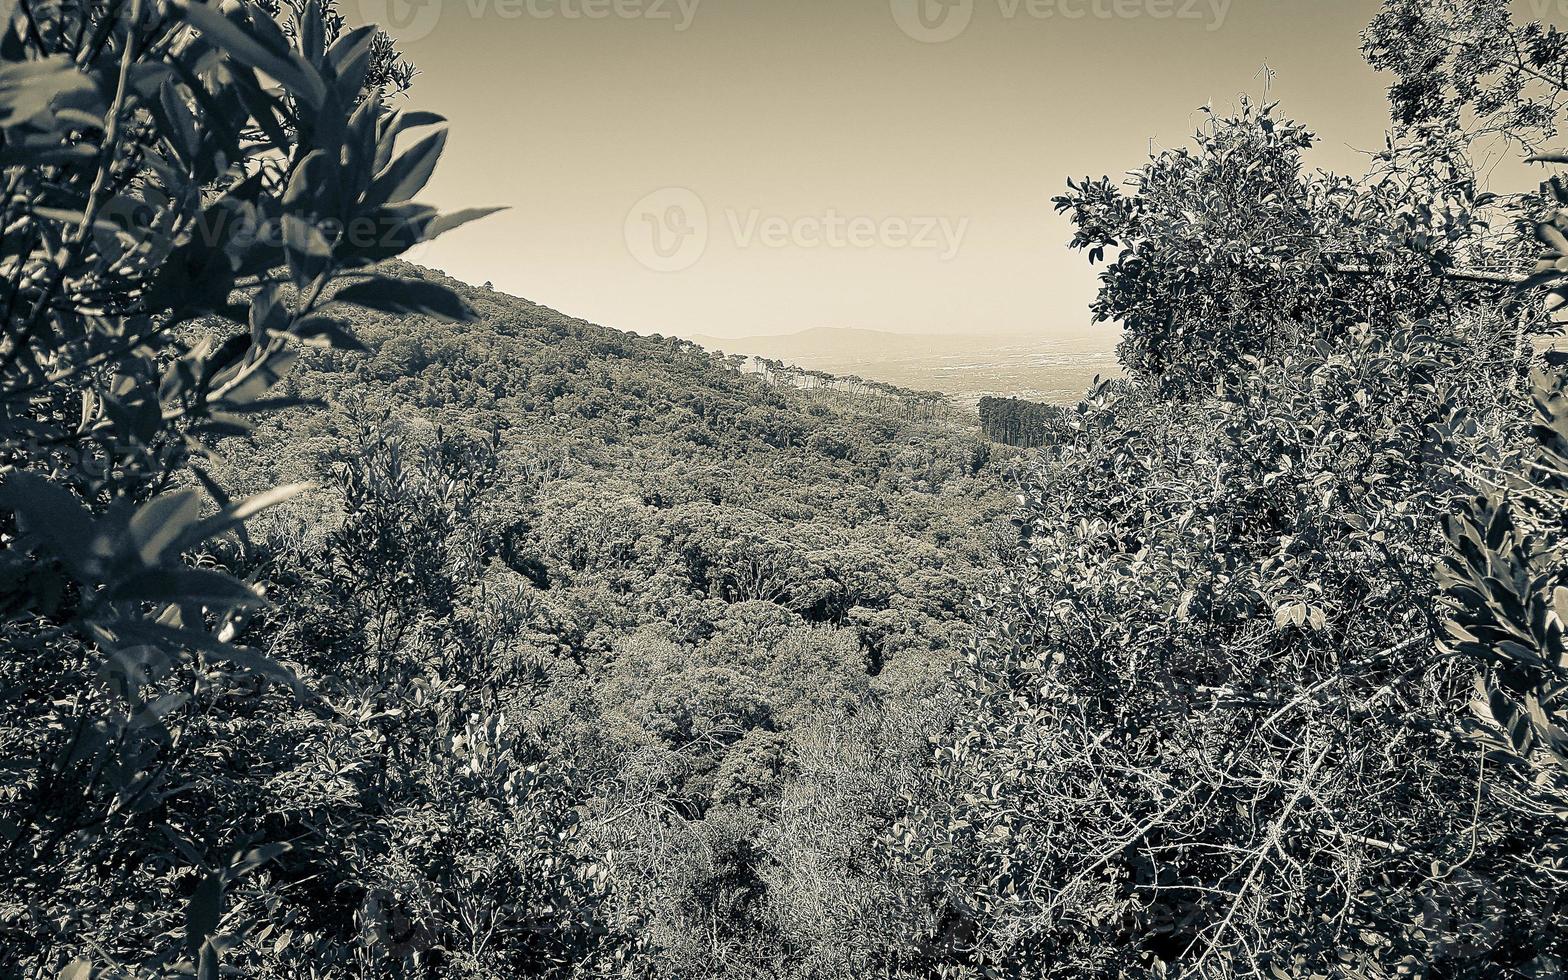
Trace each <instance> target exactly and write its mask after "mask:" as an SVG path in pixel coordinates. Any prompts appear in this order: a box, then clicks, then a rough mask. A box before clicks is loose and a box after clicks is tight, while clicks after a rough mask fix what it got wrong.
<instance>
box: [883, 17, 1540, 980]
mask: <svg viewBox="0 0 1568 980" xmlns="http://www.w3.org/2000/svg"><path fill="white" fill-rule="evenodd" d="M1407 6H1408V5H1403V4H1399V3H1391V4H1390V5H1389V6H1388V7H1387V8H1386V10H1385V15H1384V20H1387V19H1388V18H1389V17H1393V16H1397V15H1398V10H1399V9H1402V8H1405V7H1407ZM1424 6H1426V7H1428V8H1430V7H1431V5H1424ZM1481 6H1488V5H1481ZM1495 6H1497V7H1499V8H1501V6H1502V5H1495ZM1439 7H1441V5H1439ZM1410 9H1413V8H1410ZM1467 9H1468V8H1467ZM1407 12H1408V11H1407ZM1500 16H1502V18H1503V20H1504V21H1505V22H1506V20H1507V15H1506V11H1505V12H1504V13H1503V14H1501V15H1500ZM1381 23H1382V21H1380V24H1381ZM1379 29H1380V28H1379V27H1377V26H1375V27H1374V31H1377V30H1379ZM1413 74H1414V71H1412V75H1413ZM1510 125H1518V124H1517V123H1510ZM1407 135H1409V134H1407ZM1309 143H1310V139H1309V137H1308V136H1307V135H1306V133H1305V131H1304V130H1303V129H1301V128H1300V127H1299V126H1296V125H1294V124H1292V123H1290V122H1288V121H1284V120H1280V119H1278V118H1277V116H1276V115H1275V113H1274V112H1273V110H1272V108H1271V107H1262V108H1253V107H1250V106H1246V105H1244V106H1243V108H1242V111H1241V112H1240V113H1239V114H1238V115H1236V116H1233V117H1230V118H1227V119H1216V120H1214V121H1213V122H1212V123H1211V125H1210V126H1209V127H1208V128H1207V129H1206V130H1205V131H1204V132H1202V133H1200V135H1199V138H1198V141H1197V146H1196V148H1195V149H1192V150H1178V151H1172V152H1168V153H1162V154H1160V155H1159V156H1157V157H1155V158H1154V159H1153V160H1152V161H1151V162H1150V164H1149V165H1148V166H1146V167H1145V168H1144V169H1143V170H1142V171H1140V172H1139V173H1137V174H1135V175H1134V179H1133V181H1132V185H1131V188H1130V190H1128V191H1125V192H1124V191H1122V190H1119V189H1117V188H1115V187H1114V186H1112V185H1111V183H1110V182H1109V181H1100V182H1085V183H1084V184H1082V185H1079V184H1074V185H1072V187H1071V193H1070V194H1069V195H1067V196H1066V197H1065V198H1063V199H1062V200H1061V201H1060V202H1059V203H1060V205H1061V206H1062V208H1063V210H1065V211H1067V212H1069V213H1070V214H1071V216H1072V217H1073V219H1074V221H1075V222H1076V223H1077V224H1078V227H1079V234H1078V237H1077V239H1076V240H1075V242H1074V244H1075V245H1076V246H1078V247H1083V248H1088V249H1091V250H1092V252H1093V253H1094V254H1092V255H1091V258H1094V259H1099V258H1102V257H1103V255H1104V250H1106V249H1113V248H1119V249H1121V251H1120V254H1119V255H1118V256H1117V257H1116V258H1115V259H1114V260H1113V261H1112V263H1111V265H1110V266H1109V267H1108V269H1107V271H1106V272H1105V274H1104V276H1103V279H1102V290H1101V293H1100V296H1099V298H1098V300H1097V303H1096V306H1095V313H1096V315H1097V316H1099V317H1100V318H1102V319H1106V320H1115V321H1120V322H1122V323H1123V324H1124V325H1125V327H1126V330H1127V339H1126V341H1125V343H1124V345H1123V347H1122V350H1121V354H1122V357H1123V360H1124V363H1125V364H1126V365H1127V366H1128V368H1129V372H1130V374H1131V375H1132V377H1133V381H1132V382H1130V383H1114V384H1109V385H1105V386H1102V387H1101V388H1099V389H1097V390H1096V391H1094V392H1091V395H1090V397H1089V399H1088V400H1087V401H1085V402H1084V403H1083V404H1082V405H1080V406H1079V407H1078V409H1077V410H1076V411H1075V412H1072V413H1070V414H1069V416H1068V418H1067V419H1065V420H1064V421H1062V422H1060V423H1058V424H1057V425H1056V426H1054V427H1053V433H1052V436H1051V439H1050V441H1049V443H1048V444H1047V446H1046V448H1045V449H1044V451H1043V452H1042V453H1041V455H1040V458H1039V460H1038V462H1037V463H1036V464H1035V466H1034V468H1033V472H1032V474H1031V475H1030V476H1028V477H1027V479H1026V481H1025V487H1024V493H1023V507H1022V511H1021V514H1020V516H1019V525H1020V529H1021V532H1022V533H1021V542H1022V547H1021V548H1020V549H1019V550H1018V551H1017V552H1016V554H1015V555H1014V556H1013V557H1012V558H1011V559H1009V560H1008V561H1007V563H1006V568H1005V571H1004V574H1003V576H1002V578H1001V580H1000V582H999V583H998V584H997V586H996V587H995V588H994V589H992V590H991V592H990V594H989V595H988V596H987V597H986V599H985V600H984V607H985V612H984V616H983V618H982V620H981V623H980V629H979V633H978V636H977V638H976V642H975V645H974V648H973V649H972V650H971V652H970V656H969V662H968V664H967V666H966V667H965V668H964V669H963V670H961V671H959V672H958V674H957V677H958V679H959V681H960V682H961V683H962V684H963V686H964V689H965V692H966V695H965V698H966V700H965V703H964V704H963V705H961V706H960V707H959V708H958V710H957V713H956V715H955V718H954V723H953V728H952V731H951V732H950V733H949V734H947V735H946V736H944V737H942V738H941V739H940V742H941V745H940V747H939V749H938V754H937V765H936V768H935V770H934V772H933V774H932V781H931V783H930V784H927V785H924V786H918V787H916V788H915V791H914V792H913V793H911V795H910V798H909V801H908V804H907V806H906V810H905V814H904V816H903V818H902V819H901V821H900V824H899V827H898V829H897V831H896V833H895V834H894V835H893V836H892V839H891V841H890V843H891V845H892V847H893V849H894V851H895V852H896V855H897V857H895V859H894V860H895V861H896V862H902V866H904V867H906V868H908V869H910V873H909V874H908V875H907V877H906V879H905V880H906V881H911V882H914V883H915V885H916V887H914V888H913V889H909V890H902V889H901V890H899V891H898V892H897V894H898V895H899V898H900V901H902V902H903V903H904V905H905V907H908V908H912V909H913V908H930V907H931V906H932V905H935V907H936V908H938V909H940V910H941V911H940V913H939V914H938V915H937V916H935V917H934V923H933V925H932V928H933V929H934V931H933V932H931V933H930V934H929V940H928V942H927V947H926V948H927V949H933V948H934V949H935V950H936V951H937V952H936V955H935V957H934V959H935V961H936V962H937V963H938V964H941V965H942V966H943V967H944V968H946V969H948V970H950V971H955V972H956V974H957V975H974V976H998V975H1034V976H1073V977H1079V976H1127V975H1140V976H1192V977H1203V976H1273V977H1288V976H1390V977H1391V976H1398V975H1425V976H1455V975H1463V976H1475V975H1527V976H1548V975H1555V974H1556V973H1558V972H1560V970H1561V965H1562V963H1563V962H1564V955H1565V950H1564V948H1563V947H1562V936H1563V934H1564V933H1563V929H1562V923H1561V914H1562V912H1561V898H1560V896H1561V894H1562V889H1561V860H1562V856H1561V853H1560V844H1559V843H1558V842H1559V841H1560V834H1561V827H1560V823H1558V822H1557V821H1560V813H1558V812H1554V808H1553V806H1551V805H1548V803H1547V802H1546V801H1549V800H1552V799H1555V797H1554V796H1553V792H1552V791H1551V790H1550V788H1549V786H1550V779H1547V778H1546V777H1542V778H1541V779H1537V780H1536V785H1535V786H1531V784H1530V783H1529V782H1527V781H1519V780H1514V779H1513V778H1512V777H1511V776H1510V775H1509V773H1508V771H1507V770H1508V768H1509V767H1507V766H1499V765H1498V764H1497V762H1498V761H1499V756H1498V755H1497V754H1496V753H1497V752H1502V753H1504V754H1506V755H1508V756H1511V757H1512V758H1513V760H1514V763H1513V767H1514V768H1517V767H1518V766H1520V765H1531V766H1534V767H1537V770H1538V771H1539V770H1542V769H1548V770H1549V769H1551V768H1552V766H1553V765H1555V763H1556V762H1557V759H1556V757H1554V756H1552V754H1551V753H1552V752H1555V751H1560V750H1561V749H1562V747H1563V746H1564V744H1565V743H1563V742H1562V737H1561V736H1562V732H1561V729H1560V728H1559V727H1556V726H1558V725H1559V721H1558V716H1556V715H1554V714H1553V711H1556V710H1560V707H1559V705H1560V702H1561V699H1562V687H1561V677H1560V673H1559V671H1560V667H1559V666H1558V665H1557V661H1558V660H1560V659H1561V651H1560V650H1559V649H1558V648H1559V647H1560V631H1561V627H1560V624H1558V623H1557V622H1556V619H1555V617H1556V615H1557V614H1556V612H1555V609H1554V605H1553V603H1554V596H1555V593H1554V592H1553V589H1554V588H1556V586H1557V585H1558V580H1557V576H1558V575H1559V574H1560V571H1559V570H1560V566H1561V563H1560V556H1559V554H1558V553H1557V551H1556V544H1555V540H1554V538H1553V534H1555V532H1556V531H1557V529H1558V527H1559V525H1560V515H1561V511H1560V509H1558V505H1557V504H1556V503H1555V502H1554V503H1553V504H1552V505H1551V507H1550V508H1549V511H1550V513H1549V515H1548V514H1547V513H1546V512H1544V511H1542V512H1538V513H1536V514H1534V516H1533V517H1532V519H1531V520H1530V521H1526V520H1524V519H1523V518H1522V517H1519V516H1517V515H1514V516H1510V514H1509V512H1508V507H1507V506H1506V504H1507V502H1508V498H1504V499H1502V500H1500V499H1499V498H1498V497H1497V496H1496V493H1498V492H1501V491H1500V490H1498V489H1496V488H1495V485H1494V484H1492V483H1488V482H1487V479H1488V475H1489V474H1496V473H1498V472H1500V470H1499V469H1498V467H1503V468H1504V470H1506V469H1507V467H1508V465H1509V464H1508V462H1507V461H1508V460H1509V459H1510V458H1511V457H1512V455H1513V454H1512V452H1511V450H1510V449H1509V447H1510V446H1512V445H1515V444H1517V443H1518V442H1519V441H1521V437H1522V436H1523V435H1524V434H1525V433H1526V431H1527V423H1528V414H1529V399H1528V394H1527V392H1528V387H1529V386H1528V382H1527V378H1528V369H1529V365H1530V362H1531V361H1532V360H1533V359H1534V358H1535V356H1536V354H1535V350H1534V341H1533V339H1532V338H1533V337H1536V336H1539V335H1541V334H1543V333H1547V332H1551V331H1552V330H1553V329H1554V328H1553V326H1552V324H1551V323H1550V320H1549V317H1548V314H1547V313H1546V312H1545V311H1544V310H1543V309H1542V307H1541V304H1539V303H1537V302H1536V301H1535V294H1534V293H1533V292H1531V290H1534V289H1535V288H1536V287H1538V286H1539V287H1545V286H1548V285H1555V284H1556V283H1557V280H1558V279H1559V278H1560V277H1561V275H1562V273H1561V272H1560V271H1559V269H1560V267H1559V266H1558V264H1557V263H1558V261H1559V259H1560V256H1561V254H1562V252H1563V251H1568V249H1562V248H1560V247H1559V246H1560V245H1561V244H1562V243H1560V242H1558V238H1559V237H1561V229H1560V228H1559V227H1558V224H1559V221H1560V219H1559V218H1558V217H1557V212H1555V211H1554V210H1553V209H1554V208H1555V207H1556V206H1557V205H1556V203H1555V197H1556V196H1555V194H1553V193H1552V191H1553V190H1554V188H1551V187H1548V188H1547V191H1548V193H1547V194H1545V195H1543V196H1542V197H1540V198H1535V199H1524V198H1519V199H1510V200H1507V201H1503V200H1499V199H1496V198H1492V197H1490V196H1489V195H1486V194H1484V193H1482V192H1479V191H1478V189H1477V187H1476V185H1475V183H1474V181H1473V179H1472V177H1471V174H1470V169H1469V166H1468V164H1467V163H1466V158H1465V156H1464V153H1463V142H1462V141H1453V140H1437V139H1431V138H1428V137H1426V136H1424V135H1422V134H1419V133H1418V134H1415V135H1410V136H1409V138H1402V139H1401V140H1400V141H1391V143H1390V148H1389V150H1388V151H1387V152H1386V153H1384V154H1381V155H1380V156H1379V157H1378V158H1377V159H1376V160H1375V161H1374V165H1373V167H1372V169H1371V170H1370V172H1369V174H1368V175H1367V176H1366V177H1365V178H1362V179H1358V180H1353V181H1352V180H1347V179H1344V178H1339V177H1332V176H1327V175H1318V174H1308V173H1306V172H1305V171H1304V170H1303V168H1302V166H1301V163H1300V151H1301V150H1302V149H1304V148H1305V147H1306V146H1308V145H1309ZM1541 216H1544V217H1545V220H1544V221H1542V223H1541V224H1540V225H1539V226H1536V225H1534V224H1531V223H1529V222H1528V221H1527V220H1526V219H1529V218H1532V217H1534V218H1536V219H1537V220H1540V219H1541ZM1537 240H1539V242H1541V243H1543V244H1544V245H1545V246H1546V248H1547V249H1548V251H1549V254H1548V255H1547V256H1546V258H1545V259H1543V260H1542V261H1541V263H1540V264H1539V265H1538V273H1537V275H1535V276H1534V277H1527V276H1525V275H1524V274H1522V271H1521V270H1522V269H1523V268H1525V261H1526V259H1525V256H1526V255H1527V254H1528V252H1529V251H1530V250H1531V249H1532V248H1534V247H1535V245H1536V241H1537ZM1560 398H1561V396H1560V395H1559V396H1553V399H1552V400H1550V402H1549V403H1548V404H1547V405H1546V406H1545V407H1543V411H1545V412H1548V413H1549V414H1548V415H1547V418H1548V419H1555V418H1556V415H1555V413H1556V412H1558V411H1560V410H1561V409H1560V408H1559V405H1560ZM1540 431H1548V430H1540ZM1544 445H1546V446H1547V449H1543V451H1542V454H1541V455H1539V456H1538V457H1531V459H1530V463H1531V464H1532V465H1530V467H1529V469H1528V470H1527V471H1526V472H1527V473H1528V474H1529V475H1528V477H1527V478H1520V479H1519V480H1517V481H1515V482H1517V483H1520V484H1524V483H1528V484H1530V485H1531V486H1532V487H1533V489H1530V490H1528V491H1524V490H1521V491H1519V492H1520V493H1521V494H1522V496H1520V497H1519V498H1518V500H1519V501H1521V502H1522V501H1524V500H1527V499H1535V500H1547V499H1549V498H1550V497H1551V496H1552V493H1551V490H1550V485H1551V481H1552V480H1555V479H1556V478H1557V476H1558V474H1557V468H1558V463H1557V462H1556V461H1555V458H1554V457H1552V456H1551V455H1550V447H1551V440H1550V439H1548V440H1547V441H1546V443H1544ZM1478 481H1479V482H1478ZM1477 486H1481V487H1485V488H1489V489H1493V491H1494V492H1493V494H1491V495H1487V496H1484V497H1483V498H1482V499H1480V500H1478V501H1477V502H1476V503H1474V504H1467V503H1466V501H1467V500H1468V499H1469V498H1470V496H1471V495H1473V494H1474V493H1475V492H1476V489H1475V488H1476V487H1477ZM1513 506H1514V510H1517V509H1518V507H1519V506H1520V504H1518V503H1516V504H1514V505H1513ZM1542 506H1543V507H1544V506H1546V505H1544V504H1543V505H1542ZM1456 513H1457V514H1458V515H1459V516H1458V517H1457V518H1456V519H1455V520H1454V522H1453V524H1452V526H1451V527H1450V524H1449V519H1450V516H1451V515H1453V514H1456ZM1526 525H1528V526H1529V527H1531V528H1535V529H1537V531H1536V532H1535V533H1534V534H1533V535H1532V534H1531V533H1526V531H1525V530H1523V528H1524V527H1525V526H1526ZM1445 527H1448V528H1449V530H1448V532H1447V534H1446V535H1445V533H1444V531H1445ZM1547 528H1550V529H1551V530H1546V529H1547ZM1450 541H1452V542H1453V544H1452V546H1453V547H1456V548H1457V549H1458V551H1457V553H1456V555H1455V557H1453V558H1450V559H1448V568H1449V572H1448V575H1449V578H1450V580H1451V584H1450V586H1449V594H1447V595H1445V592H1444V588H1443V586H1442V585H1441V584H1440V583H1439V582H1438V581H1437V580H1436V578H1435V577H1434V576H1433V574H1432V571H1433V569H1434V567H1435V566H1436V565H1437V564H1438V563H1439V562H1440V561H1442V560H1444V556H1445V553H1446V551H1447V548H1448V547H1449V546H1450V545H1449V544H1448V542H1450ZM1563 594H1564V595H1568V592H1565V593H1563ZM1456 602H1457V603H1458V604H1459V610H1458V615H1452V613H1451V611H1450V609H1449V607H1450V606H1451V605H1452V604H1453V603H1456ZM1450 616H1452V618H1453V621H1454V624H1455V625H1454V626H1453V627H1452V629H1453V630H1454V631H1455V632H1454V633H1453V634H1452V635H1453V637H1454V639H1450V640H1445V639H1444V634H1445V631H1444V628H1443V626H1442V624H1443V622H1444V621H1445V619H1447V618H1450ZM1477 664H1483V665H1488V673H1489V676H1491V677H1492V678H1493V681H1492V684H1491V686H1490V687H1488V688H1487V689H1486V690H1487V694H1486V696H1484V697H1482V698H1481V699H1480V701H1479V702H1478V704H1479V707H1478V711H1479V714H1480V718H1481V720H1480V721H1479V722H1475V723H1472V724H1471V725H1469V726H1468V727H1467V726H1466V725H1465V724H1464V723H1463V719H1464V717H1465V715H1466V714H1467V713H1468V708H1469V704H1470V702H1471V701H1472V699H1473V698H1474V693H1473V680H1474V676H1475V669H1476V665H1477ZM1548 665H1550V666H1548ZM1477 726H1479V728H1478V727H1477ZM1482 730H1485V731H1490V732H1491V733H1492V735H1491V743H1492V744H1491V745H1490V746H1486V745H1478V744H1477V738H1476V736H1477V734H1478V733H1479V732H1480V731H1482ZM1488 748H1490V749H1491V750H1495V751H1494V752H1493V753H1492V754H1489V752H1488ZM1522 760H1524V761H1522ZM1553 778H1555V777H1553Z"/></svg>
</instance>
